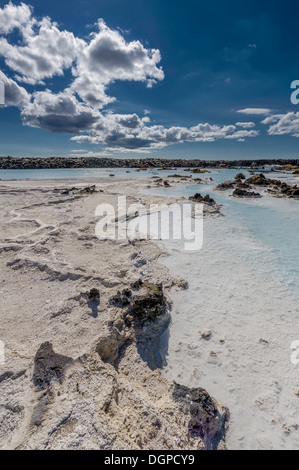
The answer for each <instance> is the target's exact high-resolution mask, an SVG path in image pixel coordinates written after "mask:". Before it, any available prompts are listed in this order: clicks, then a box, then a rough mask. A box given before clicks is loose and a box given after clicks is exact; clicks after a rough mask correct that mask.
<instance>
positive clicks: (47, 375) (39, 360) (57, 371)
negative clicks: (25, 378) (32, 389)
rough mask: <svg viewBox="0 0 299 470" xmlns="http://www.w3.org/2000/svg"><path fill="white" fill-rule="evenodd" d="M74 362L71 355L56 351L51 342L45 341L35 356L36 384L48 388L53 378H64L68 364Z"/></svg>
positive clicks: (34, 380)
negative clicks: (63, 354)
mask: <svg viewBox="0 0 299 470" xmlns="http://www.w3.org/2000/svg"><path fill="white" fill-rule="evenodd" d="M72 362H73V359H72V358H71V357H67V356H62V355H60V354H57V353H56V352H54V351H53V347H52V344H51V343H49V342H46V343H43V344H42V345H41V346H40V348H39V350H38V351H37V353H36V355H35V358H34V370H33V376H32V380H33V383H34V385H35V386H36V387H37V388H39V389H41V390H44V389H46V388H48V387H49V385H50V384H51V382H52V380H55V379H56V380H57V379H58V380H60V379H62V378H63V375H64V372H65V368H66V366H67V365H68V364H71V363H72Z"/></svg>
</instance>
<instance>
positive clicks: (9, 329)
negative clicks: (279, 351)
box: [0, 178, 227, 450]
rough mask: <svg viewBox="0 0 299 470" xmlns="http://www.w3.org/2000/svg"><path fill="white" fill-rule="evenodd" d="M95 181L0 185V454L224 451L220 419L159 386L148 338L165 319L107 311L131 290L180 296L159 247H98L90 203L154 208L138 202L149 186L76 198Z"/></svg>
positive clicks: (122, 186)
mask: <svg viewBox="0 0 299 470" xmlns="http://www.w3.org/2000/svg"><path fill="white" fill-rule="evenodd" d="M94 182H95V180H94V179H93V180H89V181H88V180H82V179H81V180H80V181H79V180H77V181H70V180H66V181H62V180H59V181H51V180H46V181H7V182H5V181H1V182H0V195H1V208H0V220H1V235H0V272H1V275H0V340H1V341H2V342H3V343H1V344H3V345H4V353H5V360H3V359H4V358H3V355H2V356H1V357H2V360H1V361H0V448H1V449H28V450H30V449H41V450H43V449H206V448H217V447H218V448H223V447H225V442H224V435H225V430H226V426H227V410H226V408H224V407H223V406H222V405H220V404H218V403H217V402H216V401H215V400H213V399H211V398H210V397H209V395H208V394H207V393H206V392H204V391H203V390H202V389H200V388H196V390H189V389H187V388H184V387H179V386H175V385H174V384H173V383H172V382H171V381H168V380H167V379H165V378H163V377H162V375H161V369H160V367H159V363H160V362H161V361H163V357H162V358H160V357H159V354H158V353H159V351H158V347H157V344H156V343H155V342H154V341H153V338H154V339H155V338H156V339H157V341H158V339H159V335H160V333H161V332H162V330H163V331H164V330H165V328H167V321H168V316H167V315H169V314H163V315H162V317H161V318H159V319H158V320H157V321H156V320H154V321H151V322H148V323H145V324H144V325H143V326H141V327H140V325H139V326H138V324H137V323H134V321H133V323H132V324H130V322H126V321H125V317H124V311H125V310H126V309H125V308H124V307H119V306H117V305H114V304H113V303H111V298H113V296H116V295H118V294H117V292H118V291H120V292H121V291H123V290H124V289H128V287H129V288H130V286H131V284H132V283H133V282H134V281H138V280H139V279H141V280H142V281H143V282H144V283H145V284H144V285H145V286H155V285H160V284H162V285H163V292H164V294H163V295H165V298H167V297H168V292H169V291H170V289H171V287H173V286H174V285H176V286H181V287H180V288H182V286H184V283H183V282H182V280H181V279H175V278H174V277H172V276H171V275H170V274H169V271H168V268H166V267H165V266H163V265H162V264H161V263H158V258H159V257H160V255H161V253H163V250H164V248H163V247H161V246H160V245H159V244H157V243H153V242H152V241H148V240H144V241H136V242H130V241H128V240H120V241H117V240H115V241H114V240H106V241H102V240H99V239H98V238H97V237H96V236H95V226H96V223H97V221H98V218H97V217H96V216H95V209H96V207H97V206H98V204H101V203H111V204H114V205H116V203H117V197H118V196H119V195H126V196H127V199H128V202H130V203H131V202H132V203H133V202H134V203H138V202H143V203H145V204H146V205H149V204H150V203H151V202H156V203H158V202H159V201H160V200H161V198H158V197H155V196H146V195H140V194H139V193H138V189H139V188H146V187H148V186H151V185H152V184H153V183H152V182H153V180H150V179H144V180H143V179H140V180H139V179H138V181H136V180H134V179H132V180H130V179H116V178H115V179H111V178H110V179H109V178H107V179H99V180H96V192H90V191H83V192H80V188H84V187H88V186H91V185H93V184H94ZM71 188H76V189H71ZM163 201H164V202H166V203H168V202H169V203H172V202H173V199H171V198H169V199H168V198H164V199H163ZM146 283H148V284H146ZM147 289H150V287H147ZM92 290H94V292H93V294H92V296H91V291H92ZM141 290H142V289H141ZM156 290H157V288H153V292H152V295H155V294H154V293H155V292H156ZM97 292H99V298H98V297H97V294H96V293H97ZM134 295H135V294H134ZM140 295H142V292H141V294H140ZM90 296H91V297H90ZM163 322H164V323H163ZM204 326H205V325H203V327H204ZM142 328H143V329H144V331H143V329H142ZM160 330H161V331H160ZM213 334H214V332H213ZM155 335H156V336H155ZM52 348H53V349H52ZM182 385H184V384H182ZM196 387H201V382H200V380H198V383H197V384H196ZM207 392H209V390H207ZM215 399H217V397H215ZM224 405H225V403H224ZM211 416H212V419H210V418H211Z"/></svg>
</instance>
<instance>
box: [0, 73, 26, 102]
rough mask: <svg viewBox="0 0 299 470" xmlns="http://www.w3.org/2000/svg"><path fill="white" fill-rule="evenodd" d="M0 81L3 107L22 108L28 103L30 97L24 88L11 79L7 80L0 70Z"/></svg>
mask: <svg viewBox="0 0 299 470" xmlns="http://www.w3.org/2000/svg"><path fill="white" fill-rule="evenodd" d="M0 80H1V81H2V82H3V83H4V89H5V106H18V107H20V108H22V107H23V106H25V105H26V104H28V103H29V101H30V95H29V93H28V92H27V91H26V90H25V88H23V87H21V86H19V85H18V84H17V83H16V82H15V81H14V80H12V79H11V78H8V77H7V76H6V75H5V74H4V73H3V72H1V70H0Z"/></svg>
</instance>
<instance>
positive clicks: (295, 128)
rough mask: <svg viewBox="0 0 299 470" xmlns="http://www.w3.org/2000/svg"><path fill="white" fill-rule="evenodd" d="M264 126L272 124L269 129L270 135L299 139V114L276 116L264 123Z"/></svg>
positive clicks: (291, 113) (265, 120)
mask: <svg viewBox="0 0 299 470" xmlns="http://www.w3.org/2000/svg"><path fill="white" fill-rule="evenodd" d="M262 124H272V125H271V126H270V127H269V129H268V134H269V135H292V136H293V137H299V112H298V113H293V112H290V113H286V114H274V115H272V116H269V117H268V118H266V119H264V120H263V121H262Z"/></svg>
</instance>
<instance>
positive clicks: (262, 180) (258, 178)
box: [246, 173, 271, 186]
mask: <svg viewBox="0 0 299 470" xmlns="http://www.w3.org/2000/svg"><path fill="white" fill-rule="evenodd" d="M246 181H247V183H249V184H254V185H256V186H270V185H271V180H269V179H268V178H266V177H265V175H264V174H263V173H259V174H258V175H254V176H252V177H251V178H249V179H248V180H246Z"/></svg>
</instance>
